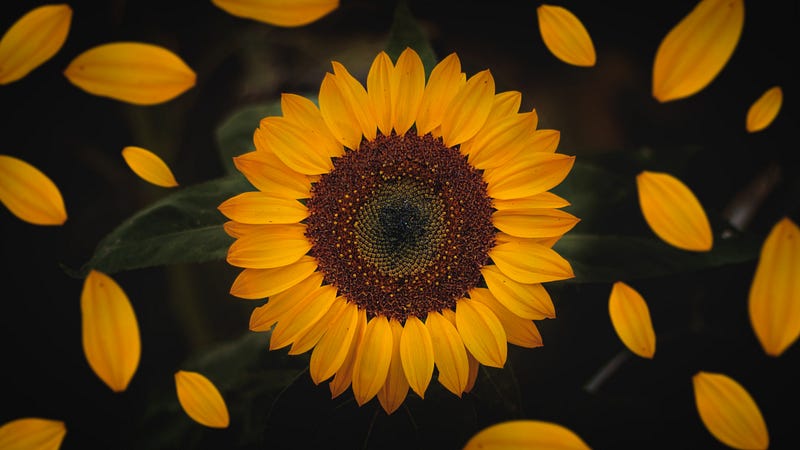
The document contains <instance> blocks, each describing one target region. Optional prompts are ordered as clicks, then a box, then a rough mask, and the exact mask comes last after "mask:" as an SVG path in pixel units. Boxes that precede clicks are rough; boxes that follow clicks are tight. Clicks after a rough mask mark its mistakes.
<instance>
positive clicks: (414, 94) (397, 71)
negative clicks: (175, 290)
mask: <svg viewBox="0 0 800 450" xmlns="http://www.w3.org/2000/svg"><path fill="white" fill-rule="evenodd" d="M391 87H392V123H393V124H394V129H395V131H397V134H405V132H406V131H408V129H409V128H411V125H413V124H414V121H415V120H416V118H417V113H418V111H419V106H420V103H421V102H422V94H423V92H424V91H425V68H424V67H423V65H422V60H421V59H420V58H419V55H417V52H415V51H414V50H412V49H410V48H406V49H405V50H403V53H401V54H400V56H399V57H398V58H397V64H395V67H394V71H393V72H392V86H391Z"/></svg>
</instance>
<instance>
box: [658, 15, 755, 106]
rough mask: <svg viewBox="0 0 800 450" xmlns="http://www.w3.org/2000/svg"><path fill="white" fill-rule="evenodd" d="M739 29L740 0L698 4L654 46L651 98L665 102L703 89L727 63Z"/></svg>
mask: <svg viewBox="0 0 800 450" xmlns="http://www.w3.org/2000/svg"><path fill="white" fill-rule="evenodd" d="M743 26H744V1H743V0H702V1H700V3H698V4H697V6H695V8H694V9H693V10H692V11H691V12H690V13H689V14H688V15H687V16H686V17H684V18H683V19H682V20H681V21H680V22H679V23H678V24H677V25H676V26H675V27H674V28H673V29H672V30H670V32H669V33H668V34H667V36H666V37H665V38H664V40H663V41H661V44H660V45H659V47H658V51H657V52H656V58H655V62H654V63H653V96H654V97H655V98H656V99H657V100H658V101H660V102H667V101H670V100H677V99H680V98H684V97H688V96H690V95H692V94H695V93H697V92H699V91H700V90H702V89H703V88H705V87H706V86H707V85H708V84H709V83H711V81H712V80H713V79H714V78H715V77H716V76H717V74H719V72H720V71H721V70H722V68H723V67H725V64H727V62H728V60H729V59H730V57H731V55H732V54H733V51H734V49H736V45H737V43H738V42H739V36H740V35H741V34H742V27H743Z"/></svg>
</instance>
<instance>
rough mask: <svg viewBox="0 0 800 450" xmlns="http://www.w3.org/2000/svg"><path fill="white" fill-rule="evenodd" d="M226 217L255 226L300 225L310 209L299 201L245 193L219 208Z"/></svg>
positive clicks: (256, 193)
mask: <svg viewBox="0 0 800 450" xmlns="http://www.w3.org/2000/svg"><path fill="white" fill-rule="evenodd" d="M218 209H219V211H220V212H221V213H222V214H224V215H225V217H227V218H229V219H231V220H235V221H237V222H240V223H246V224H254V225H269V224H288V223H298V222H300V221H301V220H303V219H305V218H306V217H308V208H306V206H305V205H304V204H302V203H300V202H298V201H297V200H293V199H287V198H278V197H274V196H271V195H268V194H264V193H263V192H243V193H241V194H239V195H236V196H234V197H231V198H229V199H228V200H225V201H224V202H222V204H221V205H219V207H218Z"/></svg>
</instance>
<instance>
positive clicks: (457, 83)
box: [417, 53, 461, 136]
mask: <svg viewBox="0 0 800 450" xmlns="http://www.w3.org/2000/svg"><path fill="white" fill-rule="evenodd" d="M460 87H461V61H460V60H459V59H458V56H457V55H456V54H455V53H451V54H450V55H448V56H447V57H446V58H445V59H443V60H441V61H440V62H439V64H436V67H434V68H433V70H432V71H431V75H430V77H429V79H428V84H427V85H426V86H425V91H424V93H423V94H422V101H421V102H420V106H419V110H418V112H417V134H419V135H420V136H422V135H425V134H427V133H430V132H432V131H433V130H434V129H435V128H436V127H438V126H439V125H441V124H442V119H443V118H444V110H445V108H447V105H449V104H450V102H451V101H452V100H453V98H454V97H455V96H456V94H457V93H458V90H459V88H460Z"/></svg>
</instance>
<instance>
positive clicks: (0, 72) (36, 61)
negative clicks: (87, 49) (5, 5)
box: [0, 4, 72, 84]
mask: <svg viewBox="0 0 800 450" xmlns="http://www.w3.org/2000/svg"><path fill="white" fill-rule="evenodd" d="M71 21H72V8H70V7H69V5H66V4H59V5H44V6H40V7H38V8H34V9H32V10H30V11H29V12H28V13H27V14H25V15H24V16H22V17H21V18H20V19H19V20H17V21H16V22H15V23H14V25H11V28H9V29H8V31H6V33H5V34H4V35H3V38H2V40H0V84H8V83H11V82H14V81H17V80H19V79H20V78H22V77H24V76H25V75H27V74H28V73H30V72H31V71H32V70H33V69H35V68H37V67H39V66H40V65H42V64H44V63H45V62H46V61H47V60H49V59H50V58H52V57H53V55H55V54H56V53H58V51H59V50H60V49H61V47H62V46H63V45H64V41H66V40H67V34H68V33H69V27H70V22H71Z"/></svg>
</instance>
